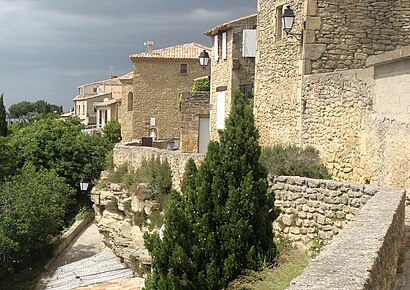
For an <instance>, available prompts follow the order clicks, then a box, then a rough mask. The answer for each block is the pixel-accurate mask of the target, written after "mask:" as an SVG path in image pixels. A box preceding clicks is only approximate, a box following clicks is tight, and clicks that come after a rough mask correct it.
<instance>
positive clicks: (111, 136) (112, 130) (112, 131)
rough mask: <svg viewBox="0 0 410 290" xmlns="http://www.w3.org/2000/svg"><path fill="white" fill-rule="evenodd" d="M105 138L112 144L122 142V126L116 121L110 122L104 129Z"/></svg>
mask: <svg viewBox="0 0 410 290" xmlns="http://www.w3.org/2000/svg"><path fill="white" fill-rule="evenodd" d="M103 132H104V137H105V138H107V139H108V140H109V141H110V142H112V143H118V142H119V141H121V124H120V122H118V121H116V120H111V121H109V122H108V123H107V124H106V125H105V127H104V130H103Z"/></svg>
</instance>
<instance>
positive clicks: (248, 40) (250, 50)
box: [242, 29, 256, 57]
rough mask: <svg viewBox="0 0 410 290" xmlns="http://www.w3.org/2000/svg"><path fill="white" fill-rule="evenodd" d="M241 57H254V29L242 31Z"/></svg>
mask: <svg viewBox="0 0 410 290" xmlns="http://www.w3.org/2000/svg"><path fill="white" fill-rule="evenodd" d="M242 56H243V57H256V30H255V29H245V30H244V31H243V45H242Z"/></svg>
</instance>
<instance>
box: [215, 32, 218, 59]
mask: <svg viewBox="0 0 410 290" xmlns="http://www.w3.org/2000/svg"><path fill="white" fill-rule="evenodd" d="M218 46H219V43H218V35H214V59H215V60H218V59H219V51H218Z"/></svg>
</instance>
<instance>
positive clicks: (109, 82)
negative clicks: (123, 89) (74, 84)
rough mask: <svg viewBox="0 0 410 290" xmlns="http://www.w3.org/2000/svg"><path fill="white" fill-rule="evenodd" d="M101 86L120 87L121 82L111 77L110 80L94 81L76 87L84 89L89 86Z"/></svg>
mask: <svg viewBox="0 0 410 290" xmlns="http://www.w3.org/2000/svg"><path fill="white" fill-rule="evenodd" d="M103 84H105V85H121V82H120V80H119V79H118V78H117V77H113V78H111V79H106V80H102V81H96V82H92V83H88V84H82V85H80V86H78V87H85V86H90V85H103Z"/></svg>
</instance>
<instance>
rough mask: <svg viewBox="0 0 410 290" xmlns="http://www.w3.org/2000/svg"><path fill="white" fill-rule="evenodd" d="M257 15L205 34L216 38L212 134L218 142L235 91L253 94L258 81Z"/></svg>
mask: <svg viewBox="0 0 410 290" xmlns="http://www.w3.org/2000/svg"><path fill="white" fill-rule="evenodd" d="M256 21H257V20H256V14H252V15H249V16H246V17H242V18H239V19H236V20H233V21H230V22H227V23H224V24H221V25H218V26H216V27H214V28H212V29H211V30H209V31H207V32H205V35H207V36H209V37H212V53H211V55H210V57H211V60H212V62H211V92H210V98H211V99H210V103H211V110H210V131H211V132H210V134H211V139H217V138H218V132H217V130H218V129H223V128H224V126H225V124H224V123H225V122H224V121H225V117H226V116H228V115H229V111H230V107H231V97H232V91H233V89H235V88H240V89H241V90H242V92H243V93H244V94H245V95H248V97H250V95H251V94H252V89H253V85H254V78H255V55H256Z"/></svg>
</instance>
